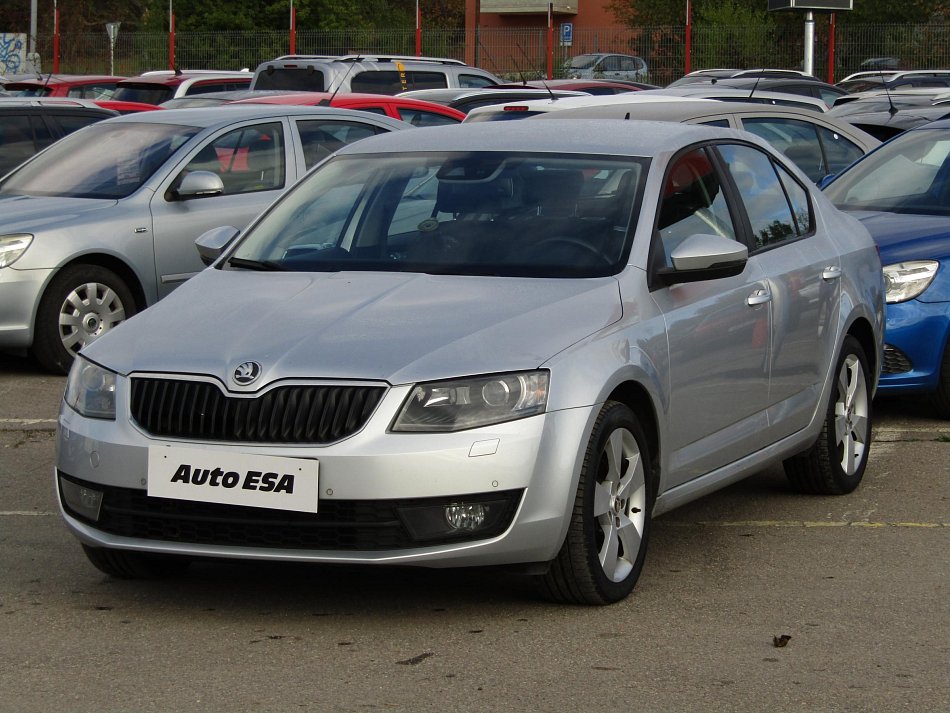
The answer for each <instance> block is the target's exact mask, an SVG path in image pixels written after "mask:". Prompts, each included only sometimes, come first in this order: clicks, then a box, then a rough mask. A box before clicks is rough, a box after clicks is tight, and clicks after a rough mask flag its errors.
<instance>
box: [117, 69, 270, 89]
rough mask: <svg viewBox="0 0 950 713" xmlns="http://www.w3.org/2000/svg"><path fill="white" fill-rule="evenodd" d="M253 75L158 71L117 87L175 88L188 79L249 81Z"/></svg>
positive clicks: (202, 71) (127, 80)
mask: <svg viewBox="0 0 950 713" xmlns="http://www.w3.org/2000/svg"><path fill="white" fill-rule="evenodd" d="M252 76H253V75H252V74H251V72H244V71H241V72H214V71H204V70H188V71H181V72H173V71H171V70H160V71H156V72H146V73H145V74H139V75H137V76H135V77H127V78H125V79H123V80H122V81H121V82H119V86H128V85H131V84H161V85H166V86H176V85H178V84H181V83H182V82H185V81H187V80H190V79H232V78H242V79H243V78H246V79H247V80H248V81H250V78H251V77H252Z"/></svg>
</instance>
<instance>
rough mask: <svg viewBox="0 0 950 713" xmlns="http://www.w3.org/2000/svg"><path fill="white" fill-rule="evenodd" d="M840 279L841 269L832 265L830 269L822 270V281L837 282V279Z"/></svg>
mask: <svg viewBox="0 0 950 713" xmlns="http://www.w3.org/2000/svg"><path fill="white" fill-rule="evenodd" d="M840 277H841V268H840V267H838V266H837V265H832V266H830V267H826V268H825V269H824V270H822V272H821V279H822V280H837V279H839V278H840Z"/></svg>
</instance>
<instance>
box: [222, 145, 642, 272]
mask: <svg viewBox="0 0 950 713" xmlns="http://www.w3.org/2000/svg"><path fill="white" fill-rule="evenodd" d="M648 163H649V162H648V160H647V159H635V158H622V159H618V158H614V157H606V156H586V155H585V156H571V155H569V154H568V155H562V154H557V155H555V154H540V155H538V154H510V153H501V152H475V153H455V152H453V153H444V154H443V153H419V154H399V155H360V156H339V157H336V158H334V159H331V160H330V161H329V162H327V163H325V164H324V165H323V166H322V167H321V168H319V169H317V170H316V172H314V173H312V174H311V175H310V176H309V177H308V178H306V179H305V180H304V181H302V182H301V183H300V184H298V186H297V187H296V188H295V189H293V190H292V191H291V192H290V193H289V194H287V195H286V196H285V197H284V198H283V199H281V200H280V201H278V203H277V204H276V205H275V206H274V207H273V208H272V209H271V211H270V212H269V213H268V214H267V215H266V216H265V217H264V218H263V219H262V220H261V222H260V223H258V224H257V225H256V226H255V227H254V228H253V229H251V230H250V231H249V232H248V233H247V234H246V235H245V237H244V239H243V240H242V241H241V242H240V244H239V245H238V247H237V248H236V249H235V250H234V252H233V253H232V254H231V256H230V257H229V259H228V260H227V261H226V262H225V266H226V267H228V268H247V269H256V270H293V271H332V272H337V271H344V270H361V271H376V272H392V271H401V272H426V273H441V274H461V275H504V276H518V277H595V276H604V275H611V274H615V273H616V272H619V271H620V269H622V267H623V265H624V261H625V260H626V257H627V254H628V253H629V239H630V237H629V236H630V232H631V231H629V230H628V228H629V227H630V224H631V220H632V219H634V218H632V216H635V215H636V213H637V211H636V206H637V205H638V204H639V196H640V194H641V192H642V187H643V182H644V177H645V175H646V169H647V166H648Z"/></svg>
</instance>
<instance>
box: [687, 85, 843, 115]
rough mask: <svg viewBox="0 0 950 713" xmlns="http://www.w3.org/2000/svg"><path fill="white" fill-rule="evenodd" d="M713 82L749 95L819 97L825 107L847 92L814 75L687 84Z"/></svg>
mask: <svg viewBox="0 0 950 713" xmlns="http://www.w3.org/2000/svg"><path fill="white" fill-rule="evenodd" d="M713 84H715V85H716V87H717V88H720V89H721V88H724V87H729V88H731V89H739V90H741V91H744V92H746V93H748V94H750V95H753V96H754V95H755V94H758V93H759V92H780V93H782V94H791V95H793V96H804V97H812V98H814V99H819V100H821V101H823V102H824V103H825V106H826V107H827V108H830V107H832V106H834V104H835V101H836V100H837V99H838V97H842V96H846V95H847V94H848V92H846V91H845V90H844V89H842V88H840V87H836V86H835V85H834V84H828V83H827V82H821V81H819V80H817V79H815V78H814V77H791V78H789V77H783V78H777V77H743V78H727V79H711V80H709V81H708V82H694V83H692V84H690V85H688V86H690V87H698V86H709V85H713Z"/></svg>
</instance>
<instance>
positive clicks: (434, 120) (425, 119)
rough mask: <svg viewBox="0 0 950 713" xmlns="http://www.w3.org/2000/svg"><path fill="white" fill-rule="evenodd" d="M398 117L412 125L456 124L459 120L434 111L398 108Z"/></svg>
mask: <svg viewBox="0 0 950 713" xmlns="http://www.w3.org/2000/svg"><path fill="white" fill-rule="evenodd" d="M398 111H399V118H400V119H402V120H403V121H405V122H408V123H410V124H412V125H413V126H445V125H446V124H458V123H459V120H458V119H455V118H453V117H451V116H446V115H445V114H437V113H436V112H434V111H424V110H420V109H403V108H400V109H398Z"/></svg>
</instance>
